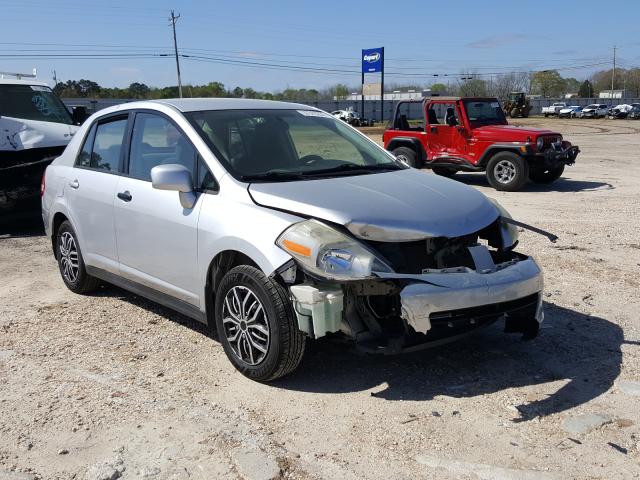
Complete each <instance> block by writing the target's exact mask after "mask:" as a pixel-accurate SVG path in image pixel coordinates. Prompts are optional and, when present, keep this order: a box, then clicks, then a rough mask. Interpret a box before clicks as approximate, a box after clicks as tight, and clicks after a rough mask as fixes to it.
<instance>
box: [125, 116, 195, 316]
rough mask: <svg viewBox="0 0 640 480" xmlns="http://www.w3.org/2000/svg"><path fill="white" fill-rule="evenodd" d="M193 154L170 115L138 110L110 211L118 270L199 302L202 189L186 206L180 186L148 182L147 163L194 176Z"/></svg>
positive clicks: (129, 276)
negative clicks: (177, 167)
mask: <svg viewBox="0 0 640 480" xmlns="http://www.w3.org/2000/svg"><path fill="white" fill-rule="evenodd" d="M196 158H197V155H196V150H195V147H193V145H192V144H191V142H190V141H189V139H188V138H187V136H186V135H185V134H184V132H182V130H181V129H180V128H179V127H178V126H177V125H176V124H175V123H174V122H173V121H171V120H170V119H169V118H168V117H166V116H164V115H162V114H160V113H158V112H152V111H140V112H137V113H136V114H135V119H134V120H133V128H132V131H131V142H130V149H129V155H128V162H127V165H126V170H125V173H124V174H123V175H122V177H121V178H120V181H119V183H118V188H117V194H118V198H116V201H115V209H114V212H115V231H116V238H117V242H118V257H119V259H120V274H121V275H122V276H123V277H125V278H128V279H129V280H132V281H134V282H136V283H139V284H141V285H144V286H147V287H151V288H153V289H155V290H157V291H160V292H162V293H165V294H168V295H171V296H173V297H175V298H178V299H180V300H183V301H185V302H188V303H191V304H194V305H199V297H200V293H201V292H198V291H197V287H196V285H197V282H196V279H197V271H198V270H197V252H198V243H197V240H198V235H197V233H198V231H197V228H198V215H199V212H200V207H201V205H202V198H201V197H202V195H200V196H199V198H198V200H197V201H196V204H195V205H194V207H193V208H190V209H186V208H183V207H182V206H181V205H180V201H179V198H178V192H171V191H166V190H157V189H155V188H153V187H152V185H151V169H152V168H153V167H155V166H156V165H163V164H176V163H177V164H181V165H184V166H185V167H187V168H188V169H189V170H190V171H191V172H192V178H196V174H197V170H196Z"/></svg>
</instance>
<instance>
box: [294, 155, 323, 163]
mask: <svg viewBox="0 0 640 480" xmlns="http://www.w3.org/2000/svg"><path fill="white" fill-rule="evenodd" d="M322 160H324V158H322V157H321V156H320V155H313V154H311V155H305V156H304V157H300V161H301V162H303V163H304V164H305V165H313V164H314V163H316V162H317V161H322Z"/></svg>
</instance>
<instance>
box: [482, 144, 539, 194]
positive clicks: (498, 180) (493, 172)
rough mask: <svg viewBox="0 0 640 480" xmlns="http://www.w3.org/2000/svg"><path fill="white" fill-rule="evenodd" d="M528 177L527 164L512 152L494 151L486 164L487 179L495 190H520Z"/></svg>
mask: <svg viewBox="0 0 640 480" xmlns="http://www.w3.org/2000/svg"><path fill="white" fill-rule="evenodd" d="M528 179H529V165H527V162H526V161H525V160H524V159H523V158H522V157H521V156H520V155H517V154H515V153H513V152H499V153H496V154H495V155H494V156H493V157H491V159H490V160H489V163H488V164H487V181H488V182H489V184H490V185H491V186H492V187H493V188H495V189H496V190H502V191H506V192H514V191H516V190H520V189H521V188H522V187H524V185H525V184H526V183H527V180H528Z"/></svg>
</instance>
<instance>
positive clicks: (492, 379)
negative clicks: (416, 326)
mask: <svg viewBox="0 0 640 480" xmlns="http://www.w3.org/2000/svg"><path fill="white" fill-rule="evenodd" d="M96 295H98V296H103V295H104V296H118V297H120V298H121V299H122V300H124V301H127V302H129V303H131V304H133V305H136V306H139V307H141V308H144V309H147V310H149V311H152V312H154V313H156V314H158V315H161V316H163V317H165V318H167V319H169V320H172V321H175V322H178V323H180V324H182V325H184V326H185V327H188V328H191V329H192V330H195V331H197V332H199V333H201V334H202V335H203V336H206V337H208V338H209V339H210V340H211V341H216V340H215V338H214V336H213V335H212V334H211V331H210V330H209V328H208V327H207V326H205V325H202V324H200V323H198V322H196V321H194V320H191V319H189V318H187V317H185V316H183V315H180V314H179V313H176V312H173V311H172V310H169V309H166V308H164V307H162V306H159V305H157V304H155V303H153V302H150V301H148V300H146V299H144V298H142V297H139V296H137V295H133V294H131V293H128V292H126V291H124V290H121V289H119V288H117V287H111V286H106V287H104V288H102V289H101V290H100V291H98V292H97V293H96ZM545 312H546V320H545V322H544V324H543V328H542V329H541V331H540V335H539V336H538V337H537V338H536V339H535V340H533V341H528V342H525V341H522V340H520V337H519V336H518V335H513V334H504V333H503V332H502V330H501V329H502V322H499V323H497V324H495V325H493V326H492V327H490V328H488V329H485V330H482V331H479V332H478V333H477V334H475V335H474V336H471V337H469V338H467V339H466V340H462V341H460V342H456V343H452V344H449V345H445V346H442V347H437V348H433V349H428V350H423V351H421V352H416V353H411V354H405V355H396V356H375V355H361V354H357V353H355V351H354V350H353V349H352V348H350V347H349V346H347V345H345V344H343V343H341V342H336V341H332V340H324V341H317V342H313V343H308V344H307V345H308V348H307V352H306V354H305V357H304V359H303V360H302V363H301V364H300V366H299V367H298V369H297V370H296V371H295V372H294V373H293V374H291V375H289V376H288V377H285V378H282V379H280V380H277V381H275V382H273V383H272V386H273V387H274V388H281V389H286V390H295V391H301V392H312V393H346V392H358V391H365V390H371V389H375V390H374V391H372V393H371V395H372V396H374V397H376V398H380V399H384V400H388V401H397V400H414V401H421V400H431V399H433V398H434V397H435V396H437V395H447V396H451V397H475V396H478V395H484V394H490V393H495V392H498V391H500V390H505V389H508V388H513V387H523V386H529V385H537V386H539V388H538V389H537V393H538V397H539V399H538V400H535V401H532V402H529V403H526V404H522V405H519V406H517V409H518V411H519V412H520V417H519V419H517V420H516V421H527V420H531V419H533V418H536V417H540V416H545V415H550V414H554V413H558V412H562V411H564V410H568V409H571V408H574V407H577V406H579V405H581V404H584V403H586V402H589V401H590V400H592V399H594V398H596V397H598V396H599V395H602V394H603V393H605V392H606V391H607V390H609V389H610V388H611V387H612V386H613V384H614V381H615V380H616V378H617V377H618V375H619V374H620V365H621V362H622V352H621V345H622V344H623V343H637V342H625V340H624V335H623V332H622V329H621V328H620V327H619V326H618V325H616V324H614V323H612V322H610V321H608V320H606V319H604V318H599V317H594V316H589V315H585V314H582V313H579V312H576V311H574V310H570V309H566V308H563V307H559V306H556V305H554V304H546V305H545ZM549 382H558V383H554V384H553V385H551V384H549ZM383 384H386V386H383ZM375 387H379V388H375Z"/></svg>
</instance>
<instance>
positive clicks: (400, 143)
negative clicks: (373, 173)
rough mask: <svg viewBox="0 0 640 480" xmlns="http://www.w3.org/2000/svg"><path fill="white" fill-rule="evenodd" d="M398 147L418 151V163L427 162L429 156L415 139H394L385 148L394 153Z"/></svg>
mask: <svg viewBox="0 0 640 480" xmlns="http://www.w3.org/2000/svg"><path fill="white" fill-rule="evenodd" d="M398 147H410V148H412V149H413V150H415V151H416V154H417V157H418V158H417V160H418V162H426V161H427V154H426V153H425V151H424V146H423V145H422V143H421V142H420V140H418V139H417V138H414V137H393V138H392V139H391V140H390V141H389V143H388V144H387V146H386V147H385V148H386V149H387V150H388V151H390V152H392V151H393V150H395V149H396V148H398Z"/></svg>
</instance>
